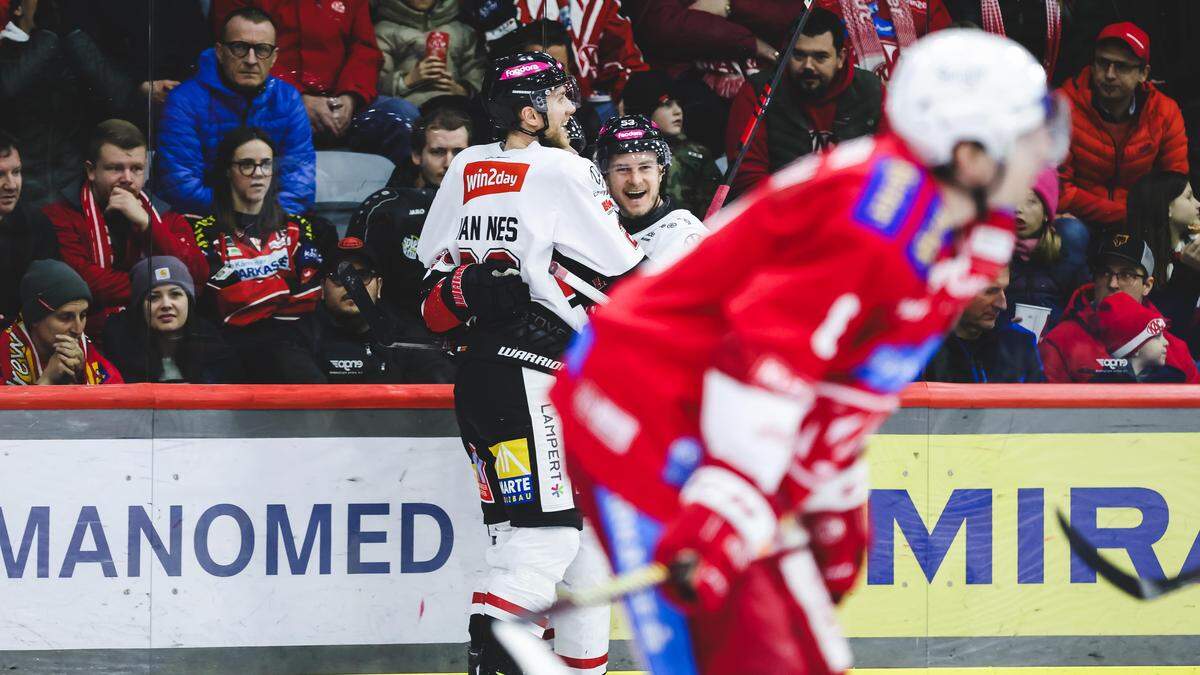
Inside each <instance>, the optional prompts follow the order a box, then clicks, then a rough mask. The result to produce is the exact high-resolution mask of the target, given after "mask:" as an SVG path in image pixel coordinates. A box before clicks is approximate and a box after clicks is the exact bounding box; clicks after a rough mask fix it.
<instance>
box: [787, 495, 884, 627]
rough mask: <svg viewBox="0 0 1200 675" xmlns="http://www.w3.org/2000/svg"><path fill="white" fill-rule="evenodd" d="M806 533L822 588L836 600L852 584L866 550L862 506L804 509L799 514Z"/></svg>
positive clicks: (866, 539)
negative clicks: (823, 586)
mask: <svg viewBox="0 0 1200 675" xmlns="http://www.w3.org/2000/svg"><path fill="white" fill-rule="evenodd" d="M802 522H803V523H804V529H805V530H807V531H808V533H809V536H810V542H809V546H810V547H811V548H812V552H813V557H814V558H816V560H817V567H819V568H820V569H821V577H822V578H824V579H825V588H826V589H827V590H828V591H829V597H830V598H832V599H833V602H834V603H835V604H836V603H839V602H841V600H842V598H843V597H844V596H845V595H846V593H849V592H850V589H851V588H852V587H853V586H854V582H855V580H857V579H858V573H859V570H860V569H861V568H862V561H863V554H864V553H865V552H866V550H867V541H868V539H869V537H868V535H867V524H866V523H867V519H866V507H865V506H859V507H857V508H855V509H851V510H849V511H843V512H823V513H806V514H804V516H803V518H802Z"/></svg>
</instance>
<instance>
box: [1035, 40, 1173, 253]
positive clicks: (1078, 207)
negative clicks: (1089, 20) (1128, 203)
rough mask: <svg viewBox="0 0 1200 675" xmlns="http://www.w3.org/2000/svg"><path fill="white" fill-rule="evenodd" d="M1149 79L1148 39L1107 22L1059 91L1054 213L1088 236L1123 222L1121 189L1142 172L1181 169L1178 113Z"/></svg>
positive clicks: (1123, 193) (1124, 195)
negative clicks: (1062, 141) (1061, 108)
mask: <svg viewBox="0 0 1200 675" xmlns="http://www.w3.org/2000/svg"><path fill="white" fill-rule="evenodd" d="M1149 76H1150V36H1149V35H1147V34H1146V32H1145V31H1143V30H1142V29H1141V28H1139V27H1137V26H1136V25H1134V24H1132V23H1129V22H1123V23H1115V24H1112V25H1110V26H1108V27H1107V28H1105V29H1104V30H1103V31H1101V32H1100V35H1099V37H1098V38H1097V40H1096V50H1095V52H1094V54H1093V58H1092V64H1091V65H1090V66H1087V67H1085V68H1084V69H1083V70H1082V71H1081V72H1080V73H1079V75H1077V76H1076V77H1075V78H1074V79H1072V80H1070V81H1068V82H1067V83H1066V84H1065V85H1064V86H1063V88H1062V91H1063V93H1064V94H1066V96H1067V98H1068V99H1070V101H1071V108H1072V110H1071V125H1072V129H1071V154H1070V155H1069V156H1068V157H1067V160H1066V162H1064V163H1063V165H1062V168H1061V170H1060V178H1061V179H1062V200H1061V202H1060V204H1059V209H1060V211H1062V212H1063V213H1070V214H1071V215H1073V216H1075V217H1076V218H1079V219H1081V220H1083V221H1084V222H1085V223H1087V224H1088V225H1090V226H1092V227H1093V228H1094V229H1093V231H1098V230H1100V229H1110V228H1111V227H1113V226H1120V225H1123V224H1124V222H1125V200H1126V196H1127V195H1128V193H1129V189H1130V188H1131V187H1132V186H1133V184H1134V183H1136V182H1137V181H1138V180H1139V179H1140V178H1142V177H1143V176H1145V175H1146V174H1147V173H1150V172H1151V171H1176V172H1179V173H1184V174H1186V173H1187V172H1188V157H1187V151H1188V148H1187V136H1186V135H1185V132H1184V126H1183V115H1182V114H1181V113H1180V111H1179V106H1178V105H1177V104H1176V103H1175V101H1173V100H1171V99H1170V98H1169V97H1167V96H1166V95H1165V94H1163V93H1162V92H1161V91H1159V90H1158V88H1156V87H1155V86H1154V85H1153V84H1151V83H1150V82H1148V81H1147V79H1148V78H1149Z"/></svg>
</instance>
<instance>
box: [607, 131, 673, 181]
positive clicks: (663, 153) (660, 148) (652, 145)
mask: <svg viewBox="0 0 1200 675" xmlns="http://www.w3.org/2000/svg"><path fill="white" fill-rule="evenodd" d="M633 152H653V153H654V154H655V156H656V157H657V158H658V164H659V165H660V166H662V167H663V168H666V167H669V166H671V146H669V145H667V142H666V141H664V140H662V139H659V138H648V139H636V140H629V141H621V142H620V143H618V144H617V146H616V147H615V148H613V149H612V150H611V151H609V152H603V151H602V152H601V153H600V156H599V157H598V158H597V159H598V160H599V162H600V171H602V172H604V173H608V170H609V164H610V163H611V162H612V159H613V157H616V156H617V155H625V154H629V153H633Z"/></svg>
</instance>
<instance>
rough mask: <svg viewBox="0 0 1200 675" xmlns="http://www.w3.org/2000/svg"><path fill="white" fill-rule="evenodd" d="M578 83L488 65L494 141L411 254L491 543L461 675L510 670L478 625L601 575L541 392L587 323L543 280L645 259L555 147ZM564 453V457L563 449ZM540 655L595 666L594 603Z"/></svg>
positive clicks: (606, 200)
mask: <svg viewBox="0 0 1200 675" xmlns="http://www.w3.org/2000/svg"><path fill="white" fill-rule="evenodd" d="M577 92H578V89H577V87H576V85H575V82H574V80H573V78H571V76H570V75H568V74H567V73H566V72H565V71H564V70H563V69H562V66H560V65H559V64H558V63H557V62H556V61H555V60H554V59H553V58H551V57H549V56H547V55H545V54H543V53H535V52H526V53H518V54H515V55H513V56H508V57H504V58H501V59H499V60H498V61H497V62H496V66H495V69H494V71H493V72H492V74H491V76H490V78H489V80H488V82H487V83H486V85H485V95H486V97H487V106H488V113H489V115H490V116H491V118H492V122H493V123H494V125H495V126H496V128H497V129H498V130H499V131H500V135H501V136H502V138H503V140H502V141H500V142H498V143H491V144H487V145H477V146H474V147H470V148H467V149H466V150H464V151H463V152H461V153H460V154H459V155H458V156H457V157H456V158H455V159H454V162H453V163H452V164H451V165H450V168H449V170H448V171H447V172H446V176H445V178H444V179H443V180H442V185H441V187H440V188H439V190H438V193H437V196H436V197H435V198H434V201H433V205H432V206H431V207H430V211H429V217H428V219H427V220H426V222H425V227H424V230H423V231H422V234H421V241H420V244H419V248H418V256H419V257H420V259H421V262H422V263H424V264H425V265H426V267H427V268H428V269H429V273H428V275H427V277H426V280H425V284H424V288H423V292H424V293H425V297H424V300H423V304H422V313H423V314H424V317H425V320H426V323H427V324H428V325H429V327H430V328H431V329H432V330H434V331H435V332H451V331H453V332H454V333H455V336H456V338H457V340H458V342H459V343H460V344H462V345H463V346H465V347H466V350H465V352H464V353H463V355H462V356H461V358H460V365H459V369H458V375H457V379H456V381H455V410H456V414H457V417H458V422H459V428H460V430H461V433H462V437H463V442H464V445H465V446H466V448H467V452H468V454H469V455H470V456H471V459H472V461H473V462H474V464H475V468H476V475H477V478H478V480H479V493H480V501H481V503H482V506H483V511H484V520H485V522H486V523H487V525H488V528H489V534H490V535H491V537H492V542H493V545H492V547H491V548H490V549H489V551H488V555H487V563H488V566H489V569H490V575H489V578H488V579H487V582H486V584H485V586H486V587H484V588H480V589H478V592H477V593H475V596H474V599H473V603H472V616H471V619H470V634H471V645H470V652H469V659H470V669H471V672H472V673H473V674H479V675H486V674H490V673H497V672H500V673H506V674H507V675H512V673H515V672H518V671H517V669H516V668H515V667H514V666H513V665H512V664H511V662H509V661H508V659H507V656H506V655H505V654H504V652H503V650H502V649H500V648H499V647H498V645H497V644H496V643H495V641H494V638H493V637H492V634H491V628H490V626H491V624H492V622H494V621H495V620H497V619H509V618H513V617H514V616H523V615H526V614H530V613H536V612H537V611H538V610H539V609H542V608H545V607H546V606H548V605H549V604H550V603H551V602H552V601H553V600H554V597H555V587H556V585H557V584H559V583H565V584H567V585H568V586H578V587H587V586H591V585H593V584H595V583H597V582H598V581H599V580H601V579H602V578H603V576H604V575H605V574H606V572H607V570H606V564H605V562H604V559H603V554H602V553H601V552H600V551H599V549H598V548H597V547H595V546H589V545H586V544H584V545H582V546H581V539H584V537H582V536H581V530H582V519H581V517H580V514H579V512H578V510H577V509H576V508H575V503H574V499H573V490H572V487H571V484H570V482H569V480H568V478H567V475H566V472H565V465H564V462H563V455H562V453H563V452H564V449H563V448H562V445H561V441H560V435H561V432H560V430H559V425H558V419H559V418H558V414H557V413H556V411H555V410H554V408H553V406H551V405H550V403H549V401H548V398H547V393H548V391H549V388H550V386H551V385H552V384H553V382H554V376H553V375H554V373H555V372H557V370H558V369H560V368H561V354H562V352H563V350H564V349H565V348H566V345H567V342H568V341H569V340H570V338H571V336H572V335H574V333H575V331H577V330H579V329H580V328H582V327H583V326H584V324H585V323H586V322H587V316H588V315H587V308H588V306H589V301H588V300H587V298H585V297H584V296H583V295H582V294H579V293H577V292H576V291H575V290H574V289H572V288H571V287H569V286H567V285H565V284H563V283H560V282H559V281H557V280H556V279H555V278H554V277H553V276H552V275H551V274H550V271H549V270H550V266H551V263H558V264H559V265H562V266H563V267H565V268H566V269H568V270H570V271H571V272H573V273H574V274H575V276H576V277H579V278H581V279H583V280H585V281H587V282H589V283H591V284H593V285H594V286H596V287H597V288H603V287H605V286H606V285H607V284H609V283H611V282H612V281H613V280H614V279H616V278H618V277H620V276H622V275H624V274H626V273H628V272H630V271H631V270H632V269H633V268H634V267H636V266H637V265H638V264H639V263H640V262H641V261H642V260H643V257H644V256H643V253H642V250H641V248H640V247H638V245H637V244H636V243H635V242H634V241H633V240H632V239H631V238H630V237H629V235H628V234H626V232H625V231H624V230H623V229H622V228H621V226H620V225H619V223H618V221H617V207H616V204H615V203H614V201H613V199H612V198H611V197H610V196H609V194H608V190H607V188H606V187H605V184H604V179H603V177H602V176H601V174H600V172H599V170H597V169H596V167H595V165H593V164H592V163H591V162H589V161H587V160H585V159H582V158H580V157H577V156H575V155H574V154H572V153H570V152H564V151H563V150H561V149H559V148H561V147H565V146H567V144H568V143H567V138H566V135H565V131H564V125H565V123H566V121H567V119H568V118H569V117H570V115H571V114H572V113H574V112H575V108H576V105H577V101H576V96H577ZM569 451H570V450H569V449H566V450H565V452H569ZM544 629H553V630H554V649H555V652H556V653H557V654H558V655H559V656H560V657H561V658H562V660H563V661H564V662H565V663H566V664H567V666H569V667H570V668H571V669H572V671H574V672H576V673H603V672H605V671H606V669H607V662H608V634H609V609H608V607H599V608H590V609H586V610H578V611H575V612H570V613H565V614H561V615H556V616H555V617H554V619H553V624H552V625H550V624H549V622H547V621H542V622H540V623H539V627H538V631H539V632H541V631H542V630H544Z"/></svg>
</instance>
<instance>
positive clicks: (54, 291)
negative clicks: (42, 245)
mask: <svg viewBox="0 0 1200 675" xmlns="http://www.w3.org/2000/svg"><path fill="white" fill-rule="evenodd" d="M20 295H21V318H23V319H24V320H25V323H26V324H35V323H37V322H39V321H41V320H42V319H44V318H46V317H47V316H50V314H51V313H52V312H55V311H57V310H58V308H59V307H62V306H63V305H65V304H67V303H68V302H71V301H73V300H87V301H88V304H91V302H92V292H91V291H90V290H88V285H87V283H85V282H84V280H83V277H80V276H79V273H78V272H76V271H75V270H73V269H71V267H70V266H69V265H67V264H66V263H65V262H63V261H61V260H34V261H33V262H31V263H29V269H28V270H27V271H26V272H25V276H23V277H21V288H20Z"/></svg>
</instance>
